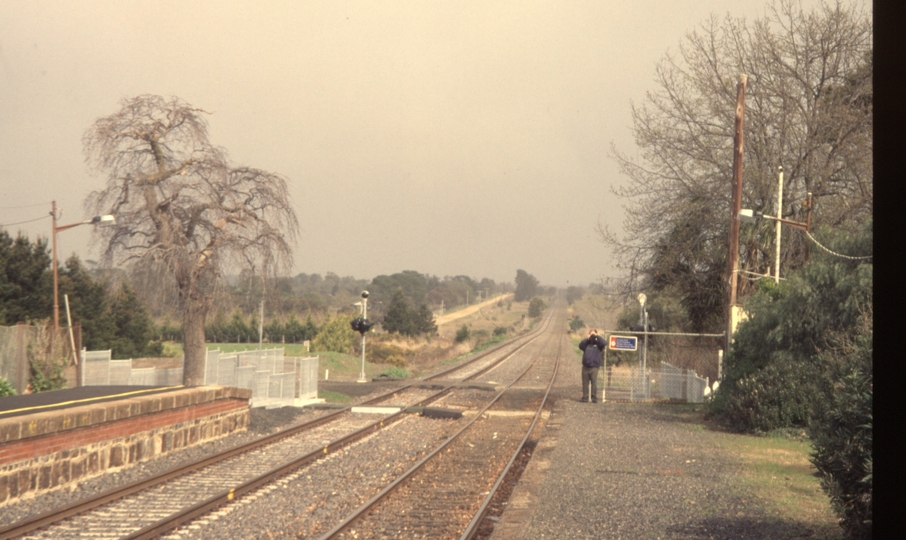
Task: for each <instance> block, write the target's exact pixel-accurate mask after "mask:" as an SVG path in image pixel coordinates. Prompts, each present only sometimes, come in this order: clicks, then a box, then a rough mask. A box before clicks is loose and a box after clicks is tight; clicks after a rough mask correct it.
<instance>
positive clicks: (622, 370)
mask: <svg viewBox="0 0 906 540" xmlns="http://www.w3.org/2000/svg"><path fill="white" fill-rule="evenodd" d="M603 375H604V385H603V386H604V399H609V400H626V401H646V400H660V399H672V400H677V401H685V402H687V403H702V402H703V401H704V398H705V390H706V389H707V388H708V379H707V378H702V377H699V376H698V375H697V374H696V373H695V372H694V371H692V370H691V369H680V368H677V367H674V366H671V365H670V364H668V363H666V362H662V363H661V364H660V367H659V368H651V369H646V370H645V373H644V374H643V373H642V370H641V369H639V368H638V367H636V366H625V367H617V368H614V367H611V366H608V367H607V371H606V372H605V373H604V374H603Z"/></svg>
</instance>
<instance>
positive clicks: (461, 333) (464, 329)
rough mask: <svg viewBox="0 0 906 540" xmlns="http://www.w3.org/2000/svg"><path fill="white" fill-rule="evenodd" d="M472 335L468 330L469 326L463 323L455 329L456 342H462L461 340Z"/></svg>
mask: <svg viewBox="0 0 906 540" xmlns="http://www.w3.org/2000/svg"><path fill="white" fill-rule="evenodd" d="M470 337H472V332H471V331H470V330H469V327H468V326H467V325H465V324H463V325H462V326H461V327H460V328H459V330H457V331H456V339H455V341H456V343H462V342H463V341H466V340H468V339H469V338H470Z"/></svg>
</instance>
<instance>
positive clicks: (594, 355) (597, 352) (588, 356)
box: [579, 328, 606, 403]
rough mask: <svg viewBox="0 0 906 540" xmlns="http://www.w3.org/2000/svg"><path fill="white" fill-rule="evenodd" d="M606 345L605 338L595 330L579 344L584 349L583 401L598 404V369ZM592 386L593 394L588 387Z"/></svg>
mask: <svg viewBox="0 0 906 540" xmlns="http://www.w3.org/2000/svg"><path fill="white" fill-rule="evenodd" d="M605 345H606V343H605V341H604V338H602V337H601V336H599V335H598V331H597V330H595V329H594V328H593V329H592V330H591V331H590V332H588V337H587V338H585V339H583V340H582V341H580V342H579V348H580V349H582V351H583V352H582V401H583V402H586V401H588V398H589V397H591V402H592V403H597V402H598V369H600V368H601V351H603V350H604V346H605ZM589 384H591V394H589V391H588V385H589Z"/></svg>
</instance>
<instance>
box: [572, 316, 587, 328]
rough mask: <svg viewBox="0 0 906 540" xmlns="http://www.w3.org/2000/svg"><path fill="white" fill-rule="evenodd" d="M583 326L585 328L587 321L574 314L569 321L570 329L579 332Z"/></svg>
mask: <svg viewBox="0 0 906 540" xmlns="http://www.w3.org/2000/svg"><path fill="white" fill-rule="evenodd" d="M582 328H585V321H583V320H582V319H580V318H579V316H578V315H573V318H572V319H570V321H569V329H570V330H572V331H573V332H578V331H579V330H580V329H582Z"/></svg>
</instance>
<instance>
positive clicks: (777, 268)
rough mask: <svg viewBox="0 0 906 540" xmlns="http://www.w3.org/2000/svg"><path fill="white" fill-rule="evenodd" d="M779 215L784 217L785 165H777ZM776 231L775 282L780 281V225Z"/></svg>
mask: <svg viewBox="0 0 906 540" xmlns="http://www.w3.org/2000/svg"><path fill="white" fill-rule="evenodd" d="M777 217H779V218H782V217H783V165H781V166H779V167H777ZM775 225H776V229H775V231H774V235H775V239H774V283H780V226H781V225H782V224H781V223H780V222H779V221H778V222H777V223H776V224H775Z"/></svg>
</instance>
